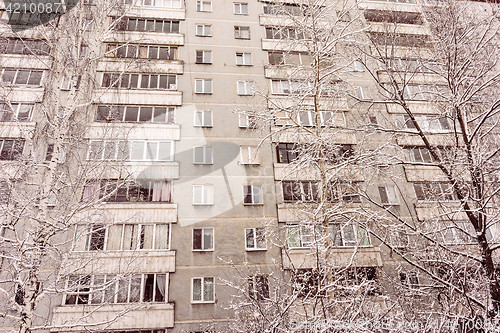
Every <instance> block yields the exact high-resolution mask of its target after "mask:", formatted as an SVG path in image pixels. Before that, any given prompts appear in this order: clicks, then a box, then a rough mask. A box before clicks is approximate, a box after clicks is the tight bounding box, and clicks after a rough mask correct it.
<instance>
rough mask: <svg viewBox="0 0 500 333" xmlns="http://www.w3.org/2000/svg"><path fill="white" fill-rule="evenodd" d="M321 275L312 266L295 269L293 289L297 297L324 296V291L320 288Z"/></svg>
mask: <svg viewBox="0 0 500 333" xmlns="http://www.w3.org/2000/svg"><path fill="white" fill-rule="evenodd" d="M322 279H323V275H322V274H320V273H319V272H318V270H315V269H312V268H305V269H297V270H295V271H293V275H292V283H293V290H294V292H295V293H296V294H297V295H298V296H299V297H302V298H304V297H317V296H324V295H325V291H324V290H322V289H321V287H320V286H321V281H322Z"/></svg>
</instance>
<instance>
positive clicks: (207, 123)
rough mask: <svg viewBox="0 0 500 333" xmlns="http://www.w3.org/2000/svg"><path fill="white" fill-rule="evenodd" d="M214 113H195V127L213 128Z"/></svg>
mask: <svg viewBox="0 0 500 333" xmlns="http://www.w3.org/2000/svg"><path fill="white" fill-rule="evenodd" d="M212 125H213V122H212V111H195V112H194V126H195V127H212Z"/></svg>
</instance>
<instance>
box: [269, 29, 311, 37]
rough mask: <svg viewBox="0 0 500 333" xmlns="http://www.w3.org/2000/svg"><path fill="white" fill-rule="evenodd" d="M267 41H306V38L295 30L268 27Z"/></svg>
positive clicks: (302, 33)
mask: <svg viewBox="0 0 500 333" xmlns="http://www.w3.org/2000/svg"><path fill="white" fill-rule="evenodd" d="M266 39H306V36H305V35H304V32H302V31H300V30H297V29H295V28H286V27H266Z"/></svg>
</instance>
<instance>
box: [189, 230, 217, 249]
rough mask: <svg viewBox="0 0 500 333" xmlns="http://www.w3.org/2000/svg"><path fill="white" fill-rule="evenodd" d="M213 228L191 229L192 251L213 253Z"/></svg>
mask: <svg viewBox="0 0 500 333" xmlns="http://www.w3.org/2000/svg"><path fill="white" fill-rule="evenodd" d="M213 249H214V228H202V229H193V251H213Z"/></svg>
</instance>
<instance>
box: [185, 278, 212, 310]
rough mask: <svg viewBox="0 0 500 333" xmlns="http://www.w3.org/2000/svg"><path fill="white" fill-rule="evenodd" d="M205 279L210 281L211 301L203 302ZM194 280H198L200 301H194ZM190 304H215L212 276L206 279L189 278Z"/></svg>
mask: <svg viewBox="0 0 500 333" xmlns="http://www.w3.org/2000/svg"><path fill="white" fill-rule="evenodd" d="M205 279H212V291H213V293H212V299H211V300H205V299H204V295H205ZM195 280H200V287H201V289H200V296H201V300H195V299H194V281H195ZM191 303H195V304H196V303H215V278H214V277H212V276H206V277H193V278H191Z"/></svg>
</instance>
